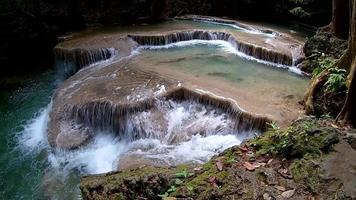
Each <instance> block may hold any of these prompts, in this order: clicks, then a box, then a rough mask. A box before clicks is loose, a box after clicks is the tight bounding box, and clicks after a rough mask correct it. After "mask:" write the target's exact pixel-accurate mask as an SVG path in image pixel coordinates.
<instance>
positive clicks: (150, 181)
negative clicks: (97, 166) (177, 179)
mask: <svg viewBox="0 0 356 200" xmlns="http://www.w3.org/2000/svg"><path fill="white" fill-rule="evenodd" d="M176 172H177V168H157V167H144V168H139V169H135V170H127V171H123V172H115V173H109V174H104V175H96V176H88V177H83V178H82V181H81V185H80V188H81V191H82V194H83V198H84V199H120V198H121V197H126V198H129V199H136V198H139V197H147V198H149V199H160V197H158V196H157V194H161V193H163V192H165V191H167V190H168V188H169V186H170V185H171V184H172V183H171V182H172V180H173V179H172V177H173V176H174V174H175V173H176Z"/></svg>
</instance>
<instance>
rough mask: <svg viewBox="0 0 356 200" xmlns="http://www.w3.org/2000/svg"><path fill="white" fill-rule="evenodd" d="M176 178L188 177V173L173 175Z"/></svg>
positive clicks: (182, 172)
mask: <svg viewBox="0 0 356 200" xmlns="http://www.w3.org/2000/svg"><path fill="white" fill-rule="evenodd" d="M175 175H176V177H177V178H187V177H188V175H189V174H188V172H187V171H185V170H184V171H181V172H178V173H176V174H175Z"/></svg>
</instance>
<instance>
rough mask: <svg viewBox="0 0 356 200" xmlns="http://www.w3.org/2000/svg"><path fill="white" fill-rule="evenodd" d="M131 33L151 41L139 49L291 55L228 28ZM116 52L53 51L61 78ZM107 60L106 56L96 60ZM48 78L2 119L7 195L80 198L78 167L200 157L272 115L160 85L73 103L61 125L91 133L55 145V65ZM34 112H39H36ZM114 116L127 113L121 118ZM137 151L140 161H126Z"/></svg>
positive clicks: (1, 190) (0, 190) (0, 186)
mask: <svg viewBox="0 0 356 200" xmlns="http://www.w3.org/2000/svg"><path fill="white" fill-rule="evenodd" d="M245 31H246V30H245ZM251 31H254V30H251ZM131 38H132V39H134V40H135V41H136V42H138V43H139V44H141V45H149V46H142V47H139V48H138V49H137V50H138V51H137V52H136V53H137V54H139V53H140V50H141V49H163V48H171V47H181V46H190V45H194V44H209V45H211V44H213V45H215V46H219V47H221V48H223V49H224V50H225V51H228V52H230V53H233V54H236V55H239V56H242V57H245V58H248V59H251V60H256V61H258V62H261V63H265V64H272V65H277V66H282V67H285V66H286V65H289V64H291V58H289V57H288V58H286V57H284V55H278V54H275V53H274V52H269V51H268V50H266V49H263V48H261V49H256V48H254V47H251V46H249V45H248V44H243V43H239V42H238V41H236V40H235V39H234V38H233V37H232V36H231V35H230V34H226V33H223V32H216V31H215V32H214V31H213V32H210V31H194V32H180V33H176V34H172V35H168V36H160V37H151V36H149V37H147V38H145V36H143V37H142V36H131ZM188 40H189V41H188ZM207 40H209V41H207ZM117 53H118V52H117V50H116V49H114V48H100V49H99V50H90V51H86V50H84V49H74V50H72V51H66V50H63V49H61V50H59V49H57V50H56V52H55V54H56V58H57V61H61V63H60V64H58V68H60V70H59V71H61V73H62V74H61V75H60V77H62V78H59V79H61V80H64V79H65V78H67V77H69V76H70V75H73V74H74V73H76V72H77V71H78V70H80V69H83V68H85V69H83V70H82V71H80V72H83V74H85V75H87V76H88V78H91V77H90V76H91V74H90V73H86V72H88V71H85V70H88V68H87V67H90V66H93V69H96V68H95V67H105V66H107V65H108V64H112V63H114V62H116V61H114V59H113V58H114V57H115V56H116V55H117ZM259 58H264V60H259ZM105 60H106V61H108V63H105V64H103V63H101V64H100V63H99V64H98V62H100V61H105ZM273 62H276V63H273ZM278 63H279V64H278ZM92 71H95V70H91V71H90V72H92ZM80 72H79V73H80ZM49 79H50V80H47V79H46V80H42V79H40V80H42V82H41V83H40V84H38V85H36V84H35V85H31V84H30V85H29V88H27V89H25V90H22V91H18V92H17V94H15V95H14V96H17V95H18V97H17V100H18V99H21V102H20V103H14V105H12V107H13V108H14V110H11V111H9V112H4V113H5V114H4V115H2V116H5V117H4V118H3V119H4V120H0V123H3V124H1V126H0V128H4V129H2V131H1V132H5V133H6V134H7V136H6V139H5V140H1V145H0V149H1V152H8V153H7V155H4V154H1V159H0V163H1V170H0V178H1V180H5V181H1V182H0V196H1V197H4V198H5V199H42V198H43V199H76V198H80V195H79V193H80V191H79V188H78V183H79V177H80V176H81V175H87V174H98V173H105V172H110V171H113V170H116V169H118V168H119V169H124V168H129V167H130V166H133V165H135V164H139V165H141V164H152V165H163V166H170V165H177V164H180V163H187V162H194V163H202V162H205V161H207V160H208V159H209V158H210V157H212V156H213V155H216V154H217V153H219V152H221V151H223V150H224V149H226V148H229V147H231V146H234V145H238V144H240V143H241V142H242V141H243V140H244V139H246V138H249V137H253V136H254V135H255V134H258V133H259V130H261V129H262V127H263V126H265V123H266V122H267V121H268V119H266V118H264V117H260V118H259V117H252V116H250V115H248V114H246V113H244V112H242V110H240V109H237V108H235V107H231V105H232V104H230V103H228V102H226V101H222V100H216V99H213V98H209V99H208V100H206V99H204V98H205V97H204V96H203V97H201V96H199V95H197V94H190V98H182V96H184V95H181V96H180V95H177V94H178V93H179V91H178V93H177V91H175V92H176V93H173V94H171V95H170V96H169V94H167V93H166V88H165V87H164V86H163V85H161V87H160V88H159V90H158V91H155V92H154V94H155V98H154V100H152V99H149V101H147V102H143V104H142V105H132V104H130V105H128V104H126V105H118V104H111V103H110V102H108V101H103V102H101V103H100V102H99V104H95V102H94V103H93V104H86V105H75V106H69V107H68V108H67V109H68V110H66V111H68V115H67V116H65V117H66V118H67V119H68V122H70V123H67V124H64V125H63V127H64V128H66V129H68V130H70V131H73V132H70V131H69V132H68V133H74V132H76V131H79V132H85V131H88V132H89V135H90V137H88V140H87V143H85V144H83V145H82V146H80V147H79V148H75V149H72V150H63V149H59V148H53V147H52V146H51V145H50V144H48V141H47V131H46V130H47V128H48V127H47V122H48V120H50V119H49V115H48V114H49V112H51V109H52V104H51V103H50V97H51V95H52V92H53V89H54V88H55V84H53V82H55V83H57V84H58V82H60V80H59V81H56V77H55V75H54V74H53V73H51V75H50V78H49ZM82 83H84V81H83V82H80V81H78V82H75V81H73V82H72V84H70V85H69V86H68V87H77V86H78V85H81V84H82ZM67 89H68V88H67ZM27 90H28V91H27ZM27 93H31V95H28V94H27ZM168 93H169V92H168ZM19 94H26V95H27V96H21V95H19ZM194 95H195V96H194ZM188 96H189V95H188ZM13 100H14V99H10V101H13ZM15 100H16V98H15ZM15 102H16V101H15ZM46 104H49V105H48V106H46ZM120 106H121V107H120ZM123 106H124V107H125V109H123ZM135 106H136V107H135ZM0 108H1V107H0ZM11 109H12V108H11ZM124 110H126V113H125V111H124ZM101 111H109V112H108V113H107V112H101ZM127 111H129V112H127ZM14 113H16V114H17V115H16V114H14ZM33 113H37V114H35V115H33V116H32V114H33ZM1 114H2V113H1ZM18 114H21V117H18ZM22 115H23V116H22ZM117 116H122V118H120V119H119V120H118V119H117V118H116V117H117ZM31 117H32V119H31ZM19 124H21V126H19ZM5 129H6V130H5ZM135 159H136V160H139V162H138V163H130V162H127V161H133V160H135Z"/></svg>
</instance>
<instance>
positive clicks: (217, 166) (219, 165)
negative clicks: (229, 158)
mask: <svg viewBox="0 0 356 200" xmlns="http://www.w3.org/2000/svg"><path fill="white" fill-rule="evenodd" d="M215 165H216V168H217V169H218V171H219V172H221V171H222V170H223V164H222V162H221V161H220V160H219V161H218V162H216V163H215Z"/></svg>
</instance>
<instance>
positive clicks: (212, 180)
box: [208, 176, 219, 188]
mask: <svg viewBox="0 0 356 200" xmlns="http://www.w3.org/2000/svg"><path fill="white" fill-rule="evenodd" d="M208 182H209V183H210V184H211V185H212V186H213V187H216V188H217V187H219V186H218V184H217V180H216V177H215V176H211V177H209V179H208Z"/></svg>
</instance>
